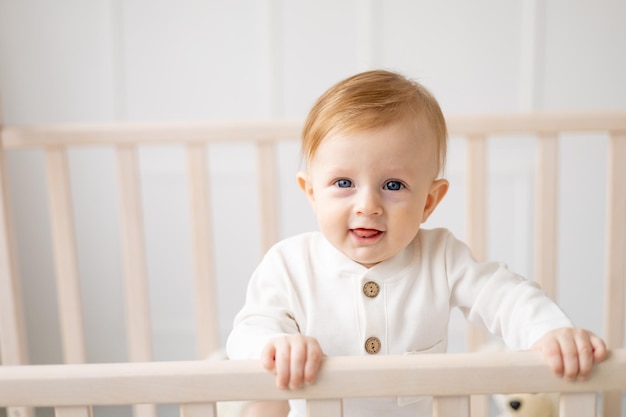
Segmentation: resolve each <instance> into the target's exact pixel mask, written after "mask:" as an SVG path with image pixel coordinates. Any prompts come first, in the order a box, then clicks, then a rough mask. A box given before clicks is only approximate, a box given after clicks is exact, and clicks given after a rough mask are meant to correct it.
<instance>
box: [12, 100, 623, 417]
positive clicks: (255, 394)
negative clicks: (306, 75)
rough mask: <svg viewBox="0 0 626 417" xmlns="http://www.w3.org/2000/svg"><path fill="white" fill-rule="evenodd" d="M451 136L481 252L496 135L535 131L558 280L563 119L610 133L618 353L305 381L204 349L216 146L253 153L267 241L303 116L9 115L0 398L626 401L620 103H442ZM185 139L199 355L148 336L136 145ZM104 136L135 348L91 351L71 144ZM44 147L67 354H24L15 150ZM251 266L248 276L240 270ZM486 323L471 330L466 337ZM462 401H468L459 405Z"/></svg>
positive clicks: (210, 311) (542, 236) (589, 410)
mask: <svg viewBox="0 0 626 417" xmlns="http://www.w3.org/2000/svg"><path fill="white" fill-rule="evenodd" d="M447 120H448V127H449V133H450V135H451V136H454V137H458V138H460V139H461V140H463V141H464V144H465V168H464V169H465V176H464V178H465V186H466V193H465V205H464V206H465V218H466V225H467V226H466V227H467V232H466V239H465V240H466V241H467V242H468V243H469V245H470V247H471V248H472V250H473V252H474V254H475V256H476V257H477V258H479V259H484V258H486V257H487V253H486V248H487V247H488V244H489V242H487V240H488V238H487V233H486V228H487V224H488V215H487V210H486V206H487V195H488V190H487V188H488V187H487V184H488V175H489V172H488V169H487V164H486V155H487V151H488V145H489V141H491V140H498V139H497V138H499V137H503V136H507V135H518V134H524V135H528V137H529V138H531V139H529V140H532V141H534V143H535V145H534V146H535V147H536V157H535V158H536V159H535V161H536V162H535V165H536V178H538V179H540V180H538V181H537V182H536V186H535V188H534V191H533V193H534V199H535V203H536V204H535V205H536V210H535V214H534V219H535V222H534V232H533V233H534V234H533V235H534V245H533V246H534V274H533V277H534V279H535V280H537V281H538V282H539V283H540V285H541V286H542V287H543V288H544V289H545V290H546V292H547V293H548V294H550V295H555V293H556V288H557V282H556V279H555V277H556V276H557V274H556V269H557V259H558V245H557V227H556V224H557V216H558V210H557V208H558V198H557V196H558V187H559V178H558V173H559V143H560V142H559V141H560V140H562V134H563V133H564V132H602V133H603V134H605V135H606V136H607V137H608V152H607V161H608V162H607V171H606V175H607V181H606V196H607V197H606V225H605V233H606V238H605V240H606V244H605V265H604V269H605V282H604V287H605V289H604V307H605V310H604V312H603V313H604V333H603V334H601V335H602V336H603V337H604V339H605V340H606V342H607V344H608V346H609V348H610V349H611V353H610V357H609V359H608V360H607V361H606V362H604V363H602V364H600V365H599V366H597V368H596V369H595V371H594V374H593V375H592V377H591V378H590V379H589V380H587V381H584V382H580V381H579V382H575V383H572V382H568V381H564V380H561V379H558V378H556V377H554V376H553V375H552V374H551V372H550V371H549V369H548V368H547V366H546V365H545V364H544V363H543V361H542V360H541V358H540V357H539V356H538V354H537V353H536V352H514V353H512V352H501V353H485V352H482V353H481V352H478V353H476V352H474V353H450V354H445V355H443V354H429V355H417V356H411V357H400V356H383V357H330V358H326V359H325V360H324V363H323V367H322V371H321V375H320V377H319V380H318V381H317V382H316V383H315V384H314V385H311V386H308V387H306V388H305V389H302V390H298V391H281V390H278V389H276V388H275V386H274V381H273V378H272V377H271V376H270V375H268V374H267V373H266V372H265V371H262V370H261V367H260V364H259V363H257V362H256V361H222V360H205V358H206V357H207V356H208V355H209V354H210V353H211V352H214V351H216V350H218V349H219V347H220V340H219V334H218V333H219V330H218V324H217V317H216V316H217V312H216V311H217V310H216V299H215V286H216V279H217V278H216V273H215V260H216V259H215V258H216V255H215V248H216V247H219V245H220V242H219V241H214V236H213V235H212V233H211V224H212V219H211V200H212V196H211V193H210V180H209V176H208V175H207V173H208V172H209V169H208V167H207V165H208V162H207V154H208V152H207V149H208V148H210V146H213V145H214V144H219V143H235V142H245V143H248V144H250V145H251V146H252V148H253V149H254V153H255V154H256V157H257V164H256V169H257V171H256V178H257V181H258V190H259V191H258V198H259V201H258V208H259V210H258V211H259V215H258V218H257V220H256V222H257V224H258V226H257V227H258V230H259V231H260V239H261V246H262V248H263V249H267V248H268V247H269V246H270V245H271V244H272V243H273V242H275V241H276V240H277V239H279V238H280V227H281V226H280V222H281V214H280V210H279V199H280V192H279V186H278V185H277V184H278V180H277V177H278V175H279V174H278V172H277V162H276V160H277V147H278V146H279V144H280V143H285V142H289V143H296V142H297V139H298V137H299V134H300V128H301V121H271V122H251V121H244V122H237V123H226V122H224V123H208V122H207V123H180V124H174V123H149V124H131V123H123V124H109V125H86V124H83V125H50V126H11V125H4V126H2V125H0V129H1V130H0V138H1V145H2V146H1V147H0V199H1V200H2V204H0V354H1V356H0V358H1V362H0V363H1V364H2V366H0V409H1V408H2V407H4V408H5V410H6V415H7V416H10V417H26V416H33V415H36V414H37V411H36V410H37V408H38V407H53V408H54V410H55V415H56V416H60V417H70V416H71V417H74V416H91V415H92V414H93V408H92V407H96V406H109V405H132V406H133V410H134V415H136V416H154V415H156V414H157V411H156V410H157V409H156V406H155V405H156V404H175V405H176V407H177V409H178V410H179V411H178V412H179V414H180V415H181V416H185V417H194V416H204V417H206V416H218V415H221V412H218V409H219V407H217V404H220V403H222V402H225V401H243V400H285V399H291V398H305V399H306V400H307V409H308V415H310V416H324V417H333V416H341V415H342V411H341V399H342V398H350V397H368V396H415V395H427V396H432V397H433V401H434V410H433V411H434V415H435V416H447V415H456V416H470V415H472V416H476V417H478V416H486V415H487V414H488V407H487V405H486V397H485V396H486V395H489V394H492V393H517V392H559V393H561V395H560V415H562V416H581V417H582V416H595V415H596V412H597V411H598V410H599V412H600V413H601V414H602V415H604V416H607V417H617V416H620V415H624V414H623V413H624V411H623V405H622V402H623V401H622V396H623V393H624V392H625V391H626V349H624V327H625V320H624V317H625V315H626V313H625V309H624V305H625V298H626V285H625V284H626V262H625V259H626V112H624V111H610V112H564V113H524V114H482V115H480V114H477V115H463V116H460V115H457V116H454V115H452V116H448V118H447ZM155 144H156V145H176V146H180V147H182V148H181V149H183V150H184V155H185V160H186V169H187V187H188V190H189V192H188V195H189V198H190V200H189V203H188V206H189V209H190V217H189V218H190V226H191V227H190V229H191V233H190V236H191V240H192V242H191V244H190V247H191V250H192V253H191V254H190V259H191V260H192V263H193V294H194V297H195V298H194V306H195V329H196V340H197V348H196V351H197V360H182V361H180V360H177V361H157V360H154V358H153V354H152V348H151V343H152V341H151V333H150V320H151V319H150V314H149V300H148V295H147V294H148V281H147V275H148V273H147V269H146V265H145V250H146V249H145V244H146V242H145V234H144V230H143V222H144V219H143V215H144V209H145V208H144V207H143V204H144V201H142V198H141V186H140V184H141V178H140V175H139V173H140V170H139V164H138V152H139V150H140V149H141V147H143V146H149V145H155ZM84 147H100V148H106V149H109V150H110V151H111V152H112V155H114V160H115V162H116V170H117V176H118V184H119V191H118V192H119V236H120V239H121V242H120V247H121V249H122V251H121V258H122V264H123V280H124V300H126V301H125V315H126V319H125V320H126V323H127V332H126V335H127V336H126V337H127V344H128V347H127V350H128V359H129V361H128V362H125V363H86V362H87V355H86V352H85V337H84V323H83V305H82V303H83V301H82V300H81V291H80V280H79V269H78V267H77V246H78V245H77V242H76V238H75V233H76V231H75V229H74V221H75V220H74V218H73V215H74V210H73V207H72V198H71V195H72V189H71V178H70V169H69V167H68V150H70V149H74V148H84ZM25 148H29V149H31V148H32V149H39V150H40V151H41V153H42V155H43V159H44V160H45V175H46V178H47V190H48V191H47V192H48V201H49V209H50V227H51V231H50V235H51V242H52V243H51V244H52V247H53V249H54V251H53V253H54V265H55V271H54V275H55V276H56V284H55V285H56V291H57V294H56V297H57V300H58V301H57V303H58V308H59V312H58V314H59V323H60V326H59V327H60V331H61V335H60V339H61V343H62V351H63V363H61V364H44V365H41V364H38V365H29V364H28V363H29V362H28V358H27V357H28V354H27V343H26V337H25V334H26V329H25V325H24V317H23V303H24V300H23V298H22V292H21V285H20V284H21V282H20V276H19V274H18V273H17V268H16V261H15V259H16V245H15V236H14V231H13V223H12V213H11V205H10V199H11V198H12V197H13V196H14V195H15V193H16V192H17V191H16V190H9V189H8V188H9V187H8V181H7V172H6V171H7V170H6V158H7V155H8V154H9V153H11V152H14V151H16V150H20V149H25ZM246 279H247V277H246ZM485 340H486V339H485V336H484V335H483V334H482V333H481V332H479V331H477V330H475V329H469V330H468V342H467V345H468V348H469V350H477V349H479V347H480V346H481V345H482V344H483V343H484V342H485ZM459 410H461V411H459Z"/></svg>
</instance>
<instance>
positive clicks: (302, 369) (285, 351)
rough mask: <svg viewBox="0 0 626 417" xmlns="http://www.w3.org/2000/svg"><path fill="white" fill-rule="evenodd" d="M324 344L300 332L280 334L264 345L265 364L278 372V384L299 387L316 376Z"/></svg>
mask: <svg viewBox="0 0 626 417" xmlns="http://www.w3.org/2000/svg"><path fill="white" fill-rule="evenodd" d="M322 356H323V353H322V348H321V347H320V345H319V343H318V342H317V340H316V339H314V338H312V337H308V336H303V335H301V334H293V335H289V336H281V337H277V338H275V339H272V340H270V341H269V343H268V344H267V345H266V346H265V349H263V353H262V356H261V360H262V363H263V367H264V368H265V369H266V370H268V371H269V372H271V373H273V374H274V375H276V386H277V387H278V388H281V389H286V388H290V389H296V388H300V387H301V386H302V383H303V382H304V383H307V384H310V383H312V382H313V381H314V380H315V377H317V371H318V370H319V368H320V364H321V362H322Z"/></svg>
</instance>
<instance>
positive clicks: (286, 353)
mask: <svg viewBox="0 0 626 417" xmlns="http://www.w3.org/2000/svg"><path fill="white" fill-rule="evenodd" d="M275 343H276V353H275V355H274V357H275V358H276V359H275V366H276V370H275V372H276V386H277V387H278V388H280V389H286V388H288V387H289V377H290V373H291V371H290V367H291V364H290V362H291V360H290V357H291V346H290V345H289V343H288V342H287V341H286V339H284V338H281V339H278V340H277V341H276V342H275Z"/></svg>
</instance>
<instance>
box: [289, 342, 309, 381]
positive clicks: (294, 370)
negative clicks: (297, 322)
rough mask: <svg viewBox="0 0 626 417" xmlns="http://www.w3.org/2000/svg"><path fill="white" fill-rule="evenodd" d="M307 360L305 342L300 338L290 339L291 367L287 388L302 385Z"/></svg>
mask: <svg viewBox="0 0 626 417" xmlns="http://www.w3.org/2000/svg"><path fill="white" fill-rule="evenodd" d="M306 360H307V344H306V343H305V341H304V340H302V339H301V338H297V339H295V340H292V344H291V369H290V375H289V388H291V389H297V388H300V387H301V386H302V382H303V380H304V367H305V363H306Z"/></svg>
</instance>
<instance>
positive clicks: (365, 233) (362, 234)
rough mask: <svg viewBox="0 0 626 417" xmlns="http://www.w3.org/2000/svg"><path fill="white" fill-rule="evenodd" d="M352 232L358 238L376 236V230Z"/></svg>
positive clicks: (356, 230) (355, 230)
mask: <svg viewBox="0 0 626 417" xmlns="http://www.w3.org/2000/svg"><path fill="white" fill-rule="evenodd" d="M354 232H355V233H356V234H357V235H358V236H359V237H372V236H374V235H376V234H378V230H376V229H354Z"/></svg>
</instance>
